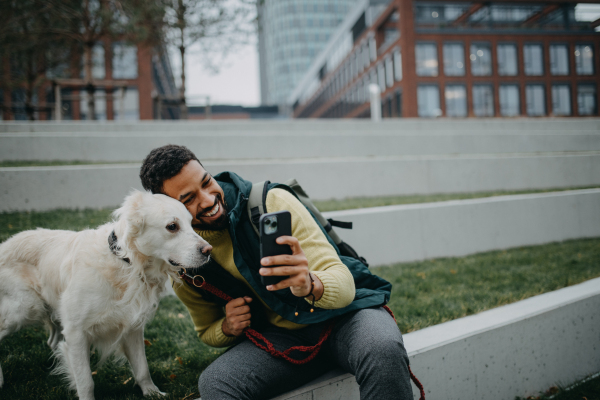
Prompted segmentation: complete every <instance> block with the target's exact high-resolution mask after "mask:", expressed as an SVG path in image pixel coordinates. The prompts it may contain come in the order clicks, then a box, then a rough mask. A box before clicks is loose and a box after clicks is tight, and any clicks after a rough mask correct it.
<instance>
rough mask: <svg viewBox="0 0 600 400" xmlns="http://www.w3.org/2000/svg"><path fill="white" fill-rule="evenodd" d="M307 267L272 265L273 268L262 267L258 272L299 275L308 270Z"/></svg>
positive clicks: (265, 274) (272, 274) (270, 274)
mask: <svg viewBox="0 0 600 400" xmlns="http://www.w3.org/2000/svg"><path fill="white" fill-rule="evenodd" d="M307 271H308V269H307V268H306V267H300V266H298V267H289V266H285V267H272V268H261V269H260V270H259V271H258V272H259V273H260V274H261V275H263V276H288V275H298V274H301V273H303V272H307Z"/></svg>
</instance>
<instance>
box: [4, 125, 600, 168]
mask: <svg viewBox="0 0 600 400" xmlns="http://www.w3.org/2000/svg"><path fill="white" fill-rule="evenodd" d="M170 143H173V144H179V145H184V146H187V147H188V148H190V149H191V150H192V151H194V153H196V155H197V156H198V158H200V159H201V160H203V161H205V160H227V159H250V158H253V159H277V158H290V157H291V158H311V157H322V158H325V157H349V156H398V155H434V154H482V153H490V154H491V153H531V152H564V151H569V152H581V151H600V132H580V133H563V132H560V133H548V132H538V133H530V132H517V133H515V132H500V133H494V134H489V133H488V134H482V133H481V132H456V133H452V134H449V133H447V132H400V131H399V132H380V131H375V132H360V133H357V132H347V131H344V132H331V131H325V132H318V134H317V133H315V132H294V134H293V135H292V134H278V133H276V134H273V133H268V132H266V133H262V132H255V133H248V132H222V133H217V134H214V133H213V134H202V135H201V134H191V133H168V134H163V133H152V132H150V133H145V134H144V135H140V134H139V133H131V132H122V133H119V134H114V133H110V134H107V133H93V134H71V135H66V134H61V135H57V134H45V135H41V134H40V135H23V134H2V135H0V161H18V160H38V161H44V160H45V161H49V160H62V161H74V160H79V161H93V162H97V161H110V162H115V161H116V162H123V161H128V162H140V161H142V160H143V159H144V158H145V157H146V156H147V155H148V153H149V152H150V151H151V150H152V149H154V148H156V147H159V146H163V145H165V144H170Z"/></svg>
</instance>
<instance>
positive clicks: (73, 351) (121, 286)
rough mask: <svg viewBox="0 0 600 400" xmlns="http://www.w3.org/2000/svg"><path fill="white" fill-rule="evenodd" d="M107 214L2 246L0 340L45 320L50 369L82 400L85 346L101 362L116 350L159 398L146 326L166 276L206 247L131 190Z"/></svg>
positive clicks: (160, 206) (177, 213)
mask: <svg viewBox="0 0 600 400" xmlns="http://www.w3.org/2000/svg"><path fill="white" fill-rule="evenodd" d="M114 215H115V217H116V218H117V220H116V221H115V222H113V223H108V224H106V225H102V226H100V227H99V228H98V229H95V230H85V231H82V232H71V231H58V230H46V229H37V230H35V231H25V232H21V233H19V234H17V235H15V236H13V237H12V238H10V239H9V240H7V241H6V242H5V243H3V244H2V245H0V341H1V340H2V339H3V338H4V337H6V336H7V335H9V334H11V333H13V332H15V331H17V330H19V329H20V328H22V327H23V326H26V325H31V324H36V323H45V324H46V326H47V327H48V328H49V330H50V338H49V339H48V345H49V346H50V347H51V348H52V349H53V351H54V352H55V354H56V355H57V356H58V359H59V365H58V367H57V368H58V371H59V372H62V373H65V374H66V375H67V377H68V379H69V381H70V384H71V388H72V389H76V390H77V394H78V395H79V398H80V399H82V400H88V399H93V398H94V381H93V379H92V371H91V368H90V347H93V348H95V349H97V350H99V351H100V353H101V355H102V360H105V359H106V358H107V357H108V356H110V355H111V354H113V353H115V352H116V353H117V354H124V355H125V356H126V357H127V359H128V360H129V363H130V364H131V368H132V370H133V375H134V378H135V381H136V383H137V384H138V385H139V386H140V388H141V389H142V392H143V393H144V395H148V394H151V393H161V392H160V391H159V390H158V388H157V387H156V385H154V383H153V382H152V379H151V378H150V372H149V371H148V362H147V360H146V353H145V348H144V325H145V324H146V323H147V322H148V321H149V320H150V319H151V318H152V316H153V315H154V313H155V311H156V309H157V306H158V302H159V300H160V297H161V293H162V292H163V291H164V290H165V281H166V280H167V278H168V275H170V276H171V277H173V278H174V279H175V280H177V281H180V279H179V277H178V275H177V271H178V270H179V269H180V268H182V267H183V268H186V267H187V268H192V267H197V266H200V265H201V264H203V263H204V262H206V261H207V259H208V257H209V253H210V250H211V249H212V248H211V247H210V245H209V244H208V243H207V242H206V241H204V240H203V239H202V238H201V237H200V236H198V235H197V234H196V233H195V232H194V230H193V229H192V227H191V221H192V216H191V215H190V214H189V213H188V211H187V210H186V208H185V207H184V206H183V204H181V203H180V202H178V201H176V200H174V199H171V198H169V197H167V196H164V195H160V194H156V195H152V194H150V193H143V192H139V191H135V192H133V193H132V194H130V195H129V196H128V197H127V198H126V199H125V201H124V203H123V205H122V207H121V208H119V209H118V210H116V211H115V213H114ZM3 383H4V378H3V375H2V370H1V369H0V387H2V384H3ZM161 394H162V393H161Z"/></svg>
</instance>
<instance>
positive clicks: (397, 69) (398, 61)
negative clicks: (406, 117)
mask: <svg viewBox="0 0 600 400" xmlns="http://www.w3.org/2000/svg"><path fill="white" fill-rule="evenodd" d="M394 78H395V79H396V80H397V81H401V80H402V53H401V52H400V49H396V50H394Z"/></svg>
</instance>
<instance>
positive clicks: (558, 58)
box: [550, 44, 569, 75]
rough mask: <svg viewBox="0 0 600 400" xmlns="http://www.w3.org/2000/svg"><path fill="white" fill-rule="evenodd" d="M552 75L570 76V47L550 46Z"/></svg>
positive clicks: (564, 45)
mask: <svg viewBox="0 0 600 400" xmlns="http://www.w3.org/2000/svg"><path fill="white" fill-rule="evenodd" d="M550 73H551V74H552V75H569V47H568V46H567V45H566V44H552V45H550Z"/></svg>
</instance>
